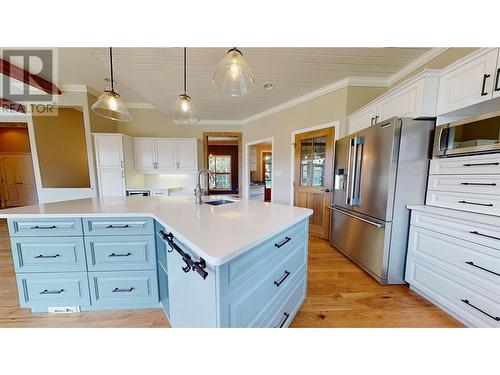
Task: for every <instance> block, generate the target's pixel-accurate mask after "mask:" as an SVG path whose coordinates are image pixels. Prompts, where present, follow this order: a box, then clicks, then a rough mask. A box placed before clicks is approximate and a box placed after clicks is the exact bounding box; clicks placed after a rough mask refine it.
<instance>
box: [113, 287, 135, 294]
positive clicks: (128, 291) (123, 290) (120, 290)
mask: <svg viewBox="0 0 500 375" xmlns="http://www.w3.org/2000/svg"><path fill="white" fill-rule="evenodd" d="M133 290H134V287H132V286H131V287H130V288H128V289H120V288H115V289H113V290H112V292H113V293H123V292H126V293H130V292H131V291H133Z"/></svg>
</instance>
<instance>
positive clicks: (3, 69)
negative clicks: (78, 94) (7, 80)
mask: <svg viewBox="0 0 500 375" xmlns="http://www.w3.org/2000/svg"><path fill="white" fill-rule="evenodd" d="M0 73H1V74H3V75H5V76H8V77H11V78H13V79H16V80H18V81H21V82H23V83H24V84H26V85H29V86H32V87H35V88H37V89H39V90H42V91H45V92H46V93H47V94H52V95H61V90H59V88H58V87H57V86H56V85H55V84H53V83H52V82H50V81H48V80H46V79H44V78H42V77H39V76H37V75H36V74H31V73H30V72H28V71H27V70H24V69H22V68H20V67H18V66H16V65H14V64H11V63H10V62H8V61H6V60H4V59H0Z"/></svg>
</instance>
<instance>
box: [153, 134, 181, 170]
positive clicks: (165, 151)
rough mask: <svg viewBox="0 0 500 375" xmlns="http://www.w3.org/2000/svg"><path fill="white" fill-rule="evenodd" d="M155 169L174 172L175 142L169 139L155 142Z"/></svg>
mask: <svg viewBox="0 0 500 375" xmlns="http://www.w3.org/2000/svg"><path fill="white" fill-rule="evenodd" d="M156 155H157V162H158V164H157V168H158V169H159V170H162V171H173V170H176V169H177V168H176V160H175V142H174V141H173V140H170V139H161V138H159V139H157V140H156Z"/></svg>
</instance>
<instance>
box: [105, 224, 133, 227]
mask: <svg viewBox="0 0 500 375" xmlns="http://www.w3.org/2000/svg"><path fill="white" fill-rule="evenodd" d="M106 228H128V224H125V225H113V224H110V225H108V226H107V227H106Z"/></svg>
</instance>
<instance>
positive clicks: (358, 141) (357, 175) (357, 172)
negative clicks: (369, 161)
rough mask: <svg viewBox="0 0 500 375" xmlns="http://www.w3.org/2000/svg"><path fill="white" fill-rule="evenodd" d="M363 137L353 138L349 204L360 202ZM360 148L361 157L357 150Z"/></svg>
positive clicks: (357, 204) (358, 203)
mask: <svg viewBox="0 0 500 375" xmlns="http://www.w3.org/2000/svg"><path fill="white" fill-rule="evenodd" d="M363 143H364V138H363V137H356V138H355V139H354V173H353V178H352V189H351V206H359V205H360V204H361V173H362V165H361V164H362V163H363ZM360 148H361V157H360V156H359V150H360Z"/></svg>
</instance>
